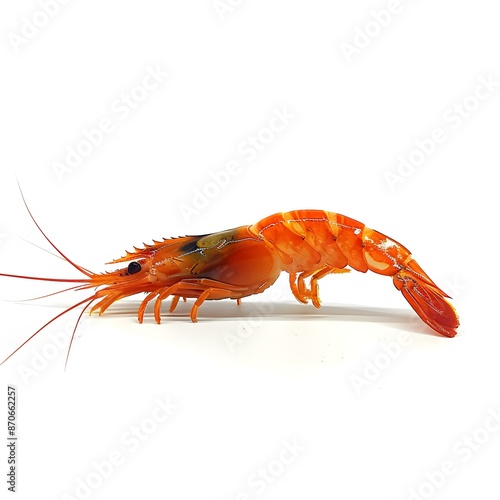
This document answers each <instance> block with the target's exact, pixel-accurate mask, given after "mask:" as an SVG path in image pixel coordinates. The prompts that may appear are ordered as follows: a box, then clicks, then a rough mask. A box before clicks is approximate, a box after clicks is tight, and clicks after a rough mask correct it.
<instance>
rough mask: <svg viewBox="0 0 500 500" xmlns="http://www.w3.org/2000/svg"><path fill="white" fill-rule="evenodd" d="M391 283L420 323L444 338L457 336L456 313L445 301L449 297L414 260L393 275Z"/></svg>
mask: <svg viewBox="0 0 500 500" xmlns="http://www.w3.org/2000/svg"><path fill="white" fill-rule="evenodd" d="M393 282H394V286H395V287H396V288H397V289H398V290H401V293H402V294H403V296H404V298H405V299H406V300H407V301H408V303H409V304H410V306H411V307H412V308H413V309H414V311H415V312H416V313H417V314H418V315H419V316H420V318H421V319H422V321H424V322H425V323H427V325H429V326H430V327H431V328H433V329H434V330H435V331H437V332H439V333H441V334H442V335H445V336H446V337H454V336H455V335H456V334H457V331H456V329H457V328H458V326H459V321H458V316H457V312H456V311H455V308H454V307H453V306H452V305H451V304H450V303H449V302H448V301H447V300H446V298H451V297H449V296H448V295H447V294H446V293H445V292H443V291H442V290H441V289H439V288H438V287H437V286H436V284H435V283H434V282H433V281H432V280H431V279H430V278H429V277H428V276H427V274H425V272H424V271H423V270H422V268H421V267H420V266H419V265H418V264H417V262H416V261H415V260H413V259H412V260H410V262H408V263H407V264H406V265H405V266H404V267H403V269H401V270H400V271H399V272H398V273H397V274H395V275H394V276H393Z"/></svg>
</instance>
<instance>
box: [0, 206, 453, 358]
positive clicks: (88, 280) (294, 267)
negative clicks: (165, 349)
mask: <svg viewBox="0 0 500 500" xmlns="http://www.w3.org/2000/svg"><path fill="white" fill-rule="evenodd" d="M26 208H27V209H28V213H29V214H30V216H31V218H32V219H33V221H34V223H35V224H36V226H37V227H38V229H39V230H40V232H41V233H42V234H43V236H44V237H45V238H46V239H47V241H48V242H49V243H50V244H51V245H52V247H53V248H54V249H55V250H56V251H57V252H58V253H59V254H60V255H61V256H62V257H63V258H64V259H65V260H66V261H67V262H68V263H69V264H71V265H72V266H73V267H75V268H76V269H78V270H79V271H80V272H81V273H83V274H84V275H85V276H86V277H85V278H83V279H53V278H38V277H32V276H19V275H12V274H4V273H0V276H7V277H14V278H26V279H37V280H46V281H55V282H66V283H74V284H75V285H74V286H73V287H72V288H70V289H77V290H85V289H95V290H94V292H93V293H92V294H91V295H90V296H88V297H87V298H86V299H84V300H82V301H80V302H78V303H77V304H75V305H73V306H71V307H69V308H68V309H66V310H65V311H63V312H62V313H60V314H58V315H57V316H56V317H55V318H53V319H52V320H50V321H49V322H48V323H47V324H45V325H44V326H43V327H42V328H40V329H39V330H38V331H37V332H35V333H34V334H33V335H32V336H31V337H30V338H28V339H27V340H26V341H25V342H24V343H23V344H22V345H21V346H19V347H18V348H17V349H16V350H15V351H14V352H13V353H11V354H10V356H12V355H13V354H14V353H15V352H17V351H18V350H19V349H20V348H21V347H22V346H23V345H24V344H26V342H28V341H29V340H30V339H32V338H33V337H34V336H35V335H36V334H37V333H38V332H40V331H41V330H42V329H43V328H45V327H46V326H47V325H48V324H50V323H52V321H54V320H56V319H57V318H59V317H60V316H62V315H63V314H65V313H67V312H68V311H71V310H72V309H75V308H76V307H78V306H81V305H85V307H84V308H83V310H82V311H81V313H80V316H79V317H78V320H77V323H76V326H75V330H76V327H77V325H78V321H79V320H80V318H81V316H82V314H83V313H84V311H85V310H86V309H87V308H88V307H89V306H92V307H91V309H90V313H92V312H94V311H98V312H99V315H100V314H102V313H103V312H104V311H105V310H106V309H107V308H108V307H109V306H111V304H113V303H114V302H116V301H117V300H120V299H122V298H124V297H128V296H131V295H135V294H137V293H140V292H145V293H146V294H147V295H146V297H145V298H144V300H143V301H142V303H141V304H140V306H139V310H138V320H139V322H140V323H142V321H143V318H144V313H145V311H146V307H147V305H148V303H149V302H151V301H152V300H154V318H155V320H156V322H157V323H160V320H161V317H160V309H161V305H162V301H163V300H165V299H166V298H168V297H170V296H171V297H173V300H172V304H171V306H170V312H173V311H174V309H175V307H176V305H177V303H178V301H179V299H180V298H181V297H182V298H184V300H185V299H186V298H193V299H196V300H195V302H194V304H193V306H192V309H191V314H190V316H191V320H192V321H193V322H196V321H197V315H198V309H199V307H200V306H201V305H202V304H203V302H204V301H205V300H218V299H235V300H237V301H238V303H239V301H240V299H241V298H243V297H247V296H249V295H252V294H257V293H261V292H263V291H264V290H265V289H266V288H269V287H270V286H271V285H272V284H273V283H274V282H275V281H276V279H277V278H278V276H279V275H280V273H281V272H282V271H286V272H287V273H289V275H290V287H291V290H292V293H293V295H294V296H295V298H296V299H297V300H298V301H299V302H302V303H307V302H308V301H309V300H311V301H312V303H313V305H314V306H315V307H320V299H319V287H318V281H319V280H320V279H321V278H324V277H325V276H326V275H328V274H332V273H342V272H349V269H345V268H346V267H347V266H349V267H350V268H352V269H355V270H356V271H361V272H366V271H368V270H370V271H373V272H375V273H377V274H383V275H386V276H392V279H393V282H394V285H395V286H396V288H397V289H398V290H401V292H402V293H403V296H404V297H405V298H406V300H407V301H408V302H409V304H410V305H411V307H413V309H414V310H415V312H416V313H417V314H418V315H419V316H420V318H421V319H422V320H423V321H424V322H425V323H427V325H429V326H430V327H431V328H432V329H433V330H435V331H436V332H438V333H440V334H442V335H445V336H447V337H453V336H455V335H456V328H457V327H458V326H459V322H458V316H457V314H456V311H455V309H454V308H453V306H452V305H451V304H450V303H449V302H447V301H446V297H448V298H449V296H448V295H446V293H444V292H443V291H442V290H440V289H439V288H438V287H437V285H436V284H435V283H434V282H433V281H432V280H431V279H430V278H429V277H428V276H427V274H425V272H424V271H423V270H422V268H421V267H420V266H419V265H418V264H417V262H416V261H415V260H414V259H413V258H412V256H411V254H410V252H409V251H408V250H407V249H406V248H405V247H404V246H402V245H401V244H399V243H398V242H397V241H395V240H393V239H391V238H389V237H387V236H384V235H383V234H382V233H379V232H378V231H374V230H373V229H369V228H368V227H366V226H365V225H364V224H362V223H360V222H358V221H356V220H354V219H351V218H349V217H345V216H343V215H340V214H336V213H333V212H326V211H323V210H296V211H293V212H284V213H278V214H274V215H271V216H269V217H266V218H265V219H262V220H261V221H259V222H257V223H256V224H253V225H251V226H241V227H238V228H235V229H230V230H227V231H222V232H219V233H213V234H207V235H203V236H185V237H180V238H172V239H164V240H163V241H154V240H153V241H154V242H153V244H151V245H145V246H144V248H136V247H134V251H133V252H126V255H125V256H124V257H121V258H119V259H115V260H113V261H111V262H109V264H121V263H127V266H126V267H121V268H119V269H117V270H115V271H112V272H106V273H102V274H98V273H93V272H91V271H89V270H87V269H85V268H83V267H81V266H79V265H77V264H75V263H74V262H72V261H71V260H70V259H69V258H68V257H66V256H65V255H64V254H63V253H62V252H61V251H60V250H59V249H58V248H57V247H56V246H55V245H54V244H53V243H52V242H51V241H50V239H49V238H48V237H47V236H46V235H45V233H44V232H43V231H42V230H41V228H40V226H39V225H38V224H37V222H36V221H35V219H34V218H33V216H32V214H31V212H30V211H29V208H28V207H27V206H26ZM307 278H309V279H310V282H309V285H307V284H306V282H305V280H306V279H307ZM63 291H66V290H63ZM74 334H75V331H73V336H72V338H71V342H70V349H71V343H72V341H73V337H74ZM68 355H69V350H68ZM10 356H8V357H7V358H6V359H5V360H4V362H5V361H6V360H7V359H9V358H10ZM66 362H67V358H66Z"/></svg>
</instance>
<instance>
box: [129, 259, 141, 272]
mask: <svg viewBox="0 0 500 500" xmlns="http://www.w3.org/2000/svg"><path fill="white" fill-rule="evenodd" d="M141 269H142V267H141V265H140V264H139V262H131V263H130V264H129V265H128V267H127V273H128V274H135V273H138V272H139V271H140V270H141Z"/></svg>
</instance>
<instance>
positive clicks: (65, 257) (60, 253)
mask: <svg viewBox="0 0 500 500" xmlns="http://www.w3.org/2000/svg"><path fill="white" fill-rule="evenodd" d="M16 181H17V186H18V188H19V192H20V193H21V198H22V199H23V203H24V206H25V207H26V210H27V211H28V214H29V215H30V217H31V220H32V221H33V222H34V223H35V226H36V227H37V228H38V230H39V231H40V232H41V233H42V235H43V237H44V238H45V239H46V240H47V241H48V242H49V244H50V246H51V247H52V248H53V249H54V250H55V251H56V252H57V253H58V254H59V255H60V256H61V257H63V258H64V259H65V260H66V261H67V262H68V263H69V264H71V265H72V266H73V267H74V268H75V269H78V271H80V272H81V273H83V274H85V276H88V277H89V278H91V277H92V276H93V274H94V273H92V272H91V271H87V270H86V269H84V268H83V267H81V266H79V265H78V264H75V263H74V262H73V261H72V260H71V259H69V258H68V257H67V256H66V255H65V254H63V253H62V252H61V250H59V248H57V247H56V246H55V245H54V243H52V241H50V239H49V237H48V236H47V235H46V234H45V233H44V232H43V231H42V228H41V227H40V226H39V225H38V222H37V221H36V220H35V217H33V214H32V213H31V210H30V209H29V207H28V203H27V202H26V199H25V198H24V194H23V191H22V189H21V185H20V184H19V180H17V179H16Z"/></svg>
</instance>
